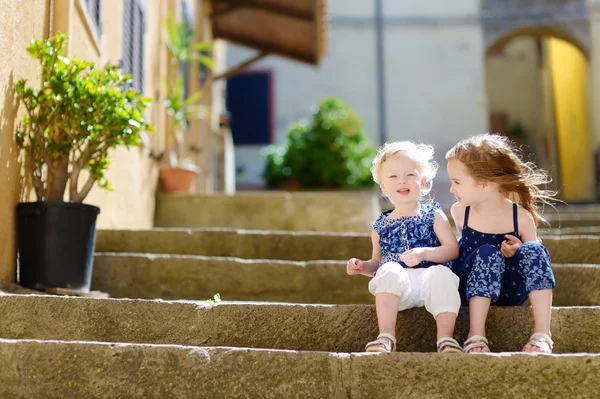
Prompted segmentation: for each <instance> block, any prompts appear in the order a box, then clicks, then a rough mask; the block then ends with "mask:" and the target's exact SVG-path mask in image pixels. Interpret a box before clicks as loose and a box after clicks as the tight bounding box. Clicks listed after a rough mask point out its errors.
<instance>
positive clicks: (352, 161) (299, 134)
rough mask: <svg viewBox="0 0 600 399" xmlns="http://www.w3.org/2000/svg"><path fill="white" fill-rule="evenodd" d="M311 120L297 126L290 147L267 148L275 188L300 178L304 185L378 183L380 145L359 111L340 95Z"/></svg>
mask: <svg viewBox="0 0 600 399" xmlns="http://www.w3.org/2000/svg"><path fill="white" fill-rule="evenodd" d="M312 116H313V120H312V123H310V124H296V125H294V126H292V127H291V128H290V130H289V131H288V133H287V139H286V142H285V144H284V145H282V146H279V145H271V146H269V147H267V149H266V151H265V153H264V155H265V156H266V159H267V163H266V167H265V170H264V173H263V176H264V178H265V179H266V181H267V185H268V186H269V187H280V186H281V185H284V184H286V183H290V182H297V183H299V185H300V186H301V187H302V188H361V187H370V186H373V184H374V183H373V180H372V178H371V172H370V166H371V161H372V159H373V157H374V156H375V153H376V149H375V148H374V147H373V146H372V145H371V144H370V142H369V139H368V137H367V135H366V133H365V131H364V128H363V125H362V122H361V121H360V119H359V118H358V116H357V115H356V113H355V112H354V111H353V110H352V109H351V108H350V107H349V106H348V105H347V104H346V103H344V102H343V101H342V100H340V99H339V98H336V97H328V98H325V99H323V100H322V101H321V102H320V103H319V105H318V106H317V107H315V110H314V112H313V114H312Z"/></svg>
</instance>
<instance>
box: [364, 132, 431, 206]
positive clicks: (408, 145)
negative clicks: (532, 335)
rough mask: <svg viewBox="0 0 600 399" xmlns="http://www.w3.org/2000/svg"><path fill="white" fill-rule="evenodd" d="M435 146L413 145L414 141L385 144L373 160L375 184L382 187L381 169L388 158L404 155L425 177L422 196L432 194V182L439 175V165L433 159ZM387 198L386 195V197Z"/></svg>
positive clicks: (372, 168) (372, 170) (372, 167)
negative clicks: (415, 164)
mask: <svg viewBox="0 0 600 399" xmlns="http://www.w3.org/2000/svg"><path fill="white" fill-rule="evenodd" d="M433 154H434V149H433V146H431V145H427V144H423V143H419V144H416V143H413V142H412V141H394V142H391V143H385V144H384V145H383V146H381V147H380V148H379V150H377V155H375V158H374V159H373V166H371V174H372V175H373V180H374V181H375V183H377V184H379V185H381V176H380V172H381V167H382V165H383V163H384V162H385V161H386V159H387V158H390V157H392V156H394V155H402V156H405V157H407V158H410V159H411V160H413V161H415V162H416V163H417V169H418V170H419V173H420V174H421V176H422V177H425V180H426V183H425V187H424V188H423V189H422V190H421V196H422V197H424V196H426V195H428V194H429V193H430V192H431V187H432V180H433V178H434V177H435V175H436V174H437V170H438V164H437V162H435V161H434V159H433ZM384 196H385V195H384Z"/></svg>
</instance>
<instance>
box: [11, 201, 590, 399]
mask: <svg viewBox="0 0 600 399" xmlns="http://www.w3.org/2000/svg"><path fill="white" fill-rule="evenodd" d="M566 213H567V212H565V214H566ZM571 213H572V214H571ZM584 213H587V212H584V211H583V210H582V212H580V213H577V212H572V211H570V212H569V215H568V216H569V217H570V218H571V220H577V218H578V217H579V218H580V219H581V220H582V221H583V222H581V223H575V222H573V225H572V226H571V227H569V228H561V229H559V230H556V229H551V230H548V231H547V232H545V235H544V236H543V237H542V238H543V240H544V244H545V245H546V246H547V247H548V248H549V250H550V252H551V255H552V258H553V262H554V263H553V267H554V271H555V274H556V278H557V288H556V291H555V298H554V304H555V308H554V309H553V314H552V332H553V338H554V340H555V341H556V344H555V354H553V355H551V356H533V355H527V354H522V353H519V352H515V351H518V350H519V349H520V348H521V347H522V346H523V344H524V343H525V342H526V340H527V338H528V336H529V334H530V333H531V328H532V324H533V322H532V320H533V319H532V314H531V309H530V308H529V307H528V306H523V307H515V308H502V307H498V308H492V309H491V311H490V316H489V322H488V338H489V340H490V344H491V347H492V350H493V351H494V352H496V353H494V354H491V355H450V354H448V355H438V354H437V353H434V351H435V345H434V343H435V323H434V320H433V318H432V317H431V316H430V315H429V314H428V313H427V312H426V311H425V310H424V309H411V310H409V311H405V312H401V313H399V317H398V323H397V337H398V352H396V353H393V354H386V355H377V354H366V353H361V351H362V350H363V348H364V345H365V343H366V342H367V341H369V340H371V339H373V338H374V337H375V336H376V335H377V322H376V315H375V309H374V307H373V306H372V304H373V297H372V296H371V295H370V294H368V292H367V289H366V286H367V283H368V279H367V278H366V277H350V276H347V275H346V274H345V262H346V260H347V259H348V258H349V257H351V256H359V257H365V258H367V257H369V255H370V249H371V244H370V239H369V236H368V235H367V234H364V233H322V232H291V231H264V230H263V231H258V230H237V229H233V228H199V229H190V228H188V229H181V228H174V229H169V228H160V229H154V230H148V231H123V230H118V231H117V230H104V231H99V232H98V237H97V243H96V250H97V254H96V258H95V264H94V275H93V286H92V288H93V289H94V290H99V291H103V292H106V293H109V294H110V296H111V299H93V298H76V297H56V296H48V295H15V294H8V293H7V294H4V295H0V314H1V315H2V322H1V323H0V364H2V367H0V398H28V397H43V398H63V397H69V398H134V397H135V398H138V397H139V398H141V397H143V398H192V397H202V398H204V397H206V398H213V397H227V398H229V397H249V398H255V397H256V398H258V397H260V398H263V397H264V398H287V397H298V398H379V397H381V398H395V397H398V398H406V397H427V398H429V397H439V398H453V397H475V396H477V397H492V396H493V397H510V398H512V397H597V396H598V394H599V392H600V378H598V376H599V375H600V333H598V331H600V266H597V265H599V264H600V245H599V244H600V234H595V232H597V231H600V227H596V226H600V221H599V222H598V223H597V224H596V225H594V224H588V221H589V218H586V217H584V216H586V215H584ZM589 213H590V214H591V215H593V214H594V213H593V212H589ZM582 215H583V216H582ZM591 215H588V216H591ZM560 216H561V220H562V221H564V220H565V215H564V214H561V215H560ZM561 225H562V226H564V224H561ZM217 292H218V293H220V295H221V297H222V298H223V299H224V300H225V302H224V303H220V304H217V305H209V304H207V302H206V299H208V298H210V297H212V296H213V295H214V294H215V293H217ZM467 329H468V309H466V308H465V309H462V310H461V313H460V315H459V319H458V323H457V329H456V336H457V338H458V339H459V341H462V340H464V339H465V337H466V334H467Z"/></svg>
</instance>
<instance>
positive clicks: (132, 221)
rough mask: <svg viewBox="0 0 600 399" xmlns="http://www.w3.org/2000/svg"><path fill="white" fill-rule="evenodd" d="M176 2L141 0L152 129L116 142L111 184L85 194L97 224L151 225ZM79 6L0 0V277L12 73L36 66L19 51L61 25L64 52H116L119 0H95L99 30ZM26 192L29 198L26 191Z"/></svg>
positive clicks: (8, 205)
mask: <svg viewBox="0 0 600 399" xmlns="http://www.w3.org/2000/svg"><path fill="white" fill-rule="evenodd" d="M176 3H177V2H176V1H175V0H169V1H164V2H163V1H160V2H154V1H152V2H146V7H145V13H146V15H145V16H146V32H145V37H144V41H145V71H144V76H145V83H144V85H145V87H144V94H145V95H146V96H147V97H150V98H151V99H152V100H153V102H154V104H151V106H150V107H148V109H147V110H146V111H147V112H146V118H147V119H148V120H149V121H150V122H151V123H152V124H154V125H155V126H156V130H157V132H156V133H155V134H153V135H147V136H146V137H144V140H143V143H144V144H143V145H142V147H141V148H132V149H129V150H128V149H126V148H119V149H116V150H114V151H113V152H112V154H111V156H110V162H111V164H110V167H109V170H108V173H107V178H108V179H109V181H110V182H111V184H112V186H113V188H114V191H112V192H108V191H105V190H101V189H98V188H94V189H93V190H92V191H91V192H90V194H89V196H88V197H87V198H86V200H85V201H84V202H85V203H88V204H93V205H96V206H99V207H100V208H101V213H100V216H99V219H98V227H99V228H115V229H120V228H128V229H136V228H150V227H152V225H153V216H154V196H155V190H156V186H157V182H158V169H157V165H156V162H155V161H154V160H152V159H151V158H150V156H149V155H150V152H151V151H153V152H154V153H157V154H158V153H160V152H161V151H163V150H164V146H165V138H164V120H165V117H164V115H165V111H164V107H162V106H161V105H160V104H161V103H162V99H163V93H162V92H163V90H164V85H163V82H164V76H165V73H166V69H167V61H166V50H165V45H164V40H163V38H162V34H161V29H162V22H163V20H164V18H165V17H166V15H167V14H168V11H169V10H170V9H173V7H174V4H176ZM84 7H85V2H84V1H83V0H0V21H1V23H0V48H1V49H2V54H4V55H7V54H8V55H10V56H9V57H6V56H4V57H2V58H0V85H1V87H0V89H1V90H0V107H1V108H0V134H1V136H0V187H1V188H2V189H1V190H0V223H1V224H2V226H3V228H2V229H0V283H2V282H9V281H12V280H13V278H14V266H15V229H14V227H13V226H14V222H13V221H14V208H15V206H16V204H17V203H18V201H19V194H20V192H21V185H22V183H21V182H22V178H21V177H20V175H19V173H20V167H19V165H18V163H17V152H16V147H15V144H14V127H15V116H16V111H15V109H14V106H13V105H12V102H14V95H13V94H12V93H11V91H10V88H12V87H13V85H14V82H15V81H16V80H17V79H19V78H26V79H28V80H29V82H30V83H32V84H34V85H35V84H36V82H39V73H38V65H37V64H36V63H35V61H34V60H33V59H32V58H31V57H30V56H29V54H28V53H27V52H26V50H25V49H26V47H27V45H28V43H29V41H30V40H32V39H43V38H47V37H48V36H49V35H53V34H54V33H55V32H58V31H61V32H65V33H68V34H69V35H70V37H71V40H70V42H69V48H68V55H69V56H77V57H81V58H85V59H88V60H92V61H97V62H98V63H99V65H105V64H106V63H107V62H110V63H111V64H113V65H115V64H118V63H119V61H120V59H121V53H122V30H123V27H122V21H123V2H122V1H121V0H104V1H103V2H102V7H103V9H102V36H101V37H96V36H95V35H94V34H93V32H94V31H93V28H92V26H91V25H90V21H89V20H88V16H87V13H86V12H85V8H84ZM51 8H52V9H51ZM192 10H193V8H192ZM85 177H86V176H82V178H85ZM81 183H83V182H81ZM28 198H29V200H34V197H33V196H30V197H28ZM65 199H67V198H65Z"/></svg>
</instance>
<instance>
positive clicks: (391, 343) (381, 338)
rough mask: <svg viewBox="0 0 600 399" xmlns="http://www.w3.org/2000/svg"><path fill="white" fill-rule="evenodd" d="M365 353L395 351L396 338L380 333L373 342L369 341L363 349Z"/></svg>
mask: <svg viewBox="0 0 600 399" xmlns="http://www.w3.org/2000/svg"><path fill="white" fill-rule="evenodd" d="M365 350H366V351H367V352H378V353H388V352H395V351H396V337H394V336H393V335H392V334H388V333H381V334H379V335H378V336H377V339H376V340H375V341H371V342H369V343H368V344H367V346H366V347H365Z"/></svg>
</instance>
